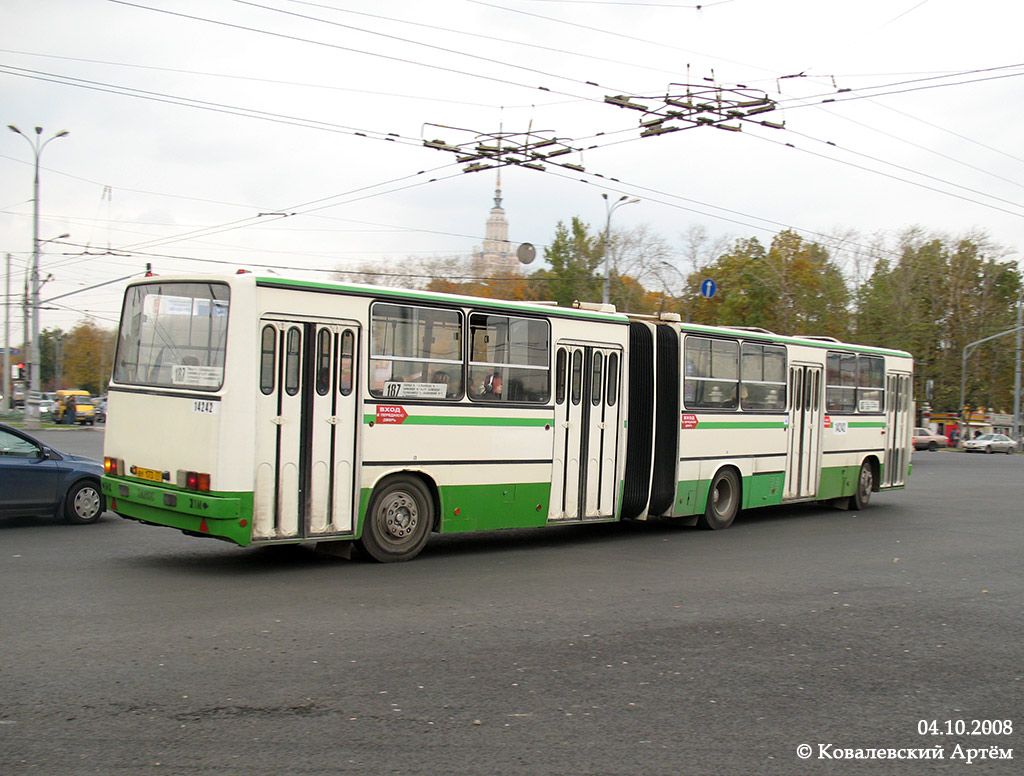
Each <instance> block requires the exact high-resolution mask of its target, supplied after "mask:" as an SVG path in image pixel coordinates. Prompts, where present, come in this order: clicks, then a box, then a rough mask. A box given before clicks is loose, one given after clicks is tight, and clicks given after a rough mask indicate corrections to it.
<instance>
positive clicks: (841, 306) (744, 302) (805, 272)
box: [685, 229, 849, 339]
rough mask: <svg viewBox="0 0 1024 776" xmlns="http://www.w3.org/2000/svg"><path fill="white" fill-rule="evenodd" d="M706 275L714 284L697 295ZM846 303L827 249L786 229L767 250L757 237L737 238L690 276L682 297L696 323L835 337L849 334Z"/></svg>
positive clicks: (843, 284)
mask: <svg viewBox="0 0 1024 776" xmlns="http://www.w3.org/2000/svg"><path fill="white" fill-rule="evenodd" d="M705 277H709V278H712V279H714V280H715V283H716V284H717V286H718V291H717V293H716V295H715V297H714V298H712V299H710V300H706V299H699V298H697V297H698V294H699V288H700V283H701V280H702V279H703V278H705ZM848 303H849V292H848V291H847V288H846V284H845V282H844V280H843V276H842V272H841V271H840V270H839V268H838V267H837V266H836V265H835V264H834V263H833V262H832V261H831V258H830V256H829V253H828V251H826V250H825V249H824V248H823V247H822V246H821V245H819V244H817V243H813V242H808V241H806V240H804V239H803V238H802V237H800V235H798V234H797V233H796V232H794V231H792V230H788V229H787V230H785V231H783V232H780V233H779V234H777V235H776V236H775V237H774V238H773V239H772V243H771V246H770V247H769V248H767V249H766V248H765V247H764V245H762V244H761V242H760V241H759V240H758V239H757V238H753V237H752V238H746V239H740V240H737V241H736V242H735V243H734V244H733V246H732V249H731V250H729V251H727V252H726V253H724V254H722V255H721V256H720V257H719V258H718V259H717V260H716V261H714V262H712V263H710V264H709V265H708V266H706V267H704V268H703V269H702V270H701V271H700V274H699V275H698V274H697V273H694V274H693V275H691V277H690V283H689V284H688V294H687V298H686V300H685V304H686V306H687V308H688V309H689V310H690V311H692V316H691V318H692V320H694V321H696V322H698V323H708V324H717V325H722V326H753V327H758V328H763V329H768V330H769V331H776V332H778V333H780V334H812V335H823V336H831V337H836V338H840V339H842V338H846V337H847V336H848V333H849V332H848V309H847V308H848Z"/></svg>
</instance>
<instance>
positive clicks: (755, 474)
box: [103, 273, 913, 562]
mask: <svg viewBox="0 0 1024 776" xmlns="http://www.w3.org/2000/svg"><path fill="white" fill-rule="evenodd" d="M912 373H913V362H912V360H911V358H910V356H909V355H908V354H906V353H902V352H898V351H893V350H883V349H880V348H871V347H861V346H856V345H850V344H846V343H842V342H838V341H836V340H833V339H828V338H813V337H790V336H782V335H778V334H774V333H771V332H767V331H763V330H756V329H734V328H722V327H710V326H700V325H695V324H688V323H682V322H680V321H679V320H678V316H665V315H663V316H661V317H660V318H652V317H646V318H645V317H641V316H628V315H623V314H619V313H616V312H615V311H614V308H612V307H611V306H606V305H579V306H578V307H574V308H571V309H570V308H561V307H555V306H551V305H545V304H540V303H527V302H511V301H499V300H493V299H482V298H473V297H465V296H455V295H445V294H440V293H431V292H426V291H410V290H398V289H392V288H377V287H372V286H362V285H352V284H341V283H322V282H313V281H303V280H296V279H285V278H281V277H259V276H257V275H254V274H251V273H244V274H237V275H231V276H227V277H215V278H214V277H200V276H194V277H192V276H190V277H181V278H163V277H149V278H145V279H141V280H139V281H137V282H133V283H132V284H130V285H129V287H128V289H127V291H126V294H125V299H124V306H123V310H122V316H121V324H120V330H119V335H118V345H117V355H116V358H115V363H114V373H113V380H112V382H111V383H110V388H109V405H108V422H107V430H106V442H105V450H104V456H105V458H104V467H105V476H104V478H103V492H104V494H105V495H106V496H107V499H108V503H109V504H110V508H111V509H112V510H113V511H114V512H116V513H117V514H119V515H121V516H122V517H125V518H129V519H132V520H137V521H140V522H143V523H148V524H152V525H161V526H168V527H172V528H176V529H179V530H181V531H183V532H185V533H187V534H190V535H195V536H206V537H214V538H219V539H223V540H227V541H230V542H234V543H236V544H238V545H241V546H255V545H261V544H274V543H296V542H316V543H317V545H318V547H320V548H323V549H325V550H327V551H328V552H332V553H334V554H338V555H346V554H347V553H348V551H349V548H350V547H351V546H352V545H353V544H355V545H357V546H358V547H359V548H361V549H362V551H363V552H364V553H365V554H367V555H369V556H370V557H371V558H372V559H374V560H377V561H382V562H388V561H401V560H408V559H411V558H412V557H414V556H415V555H416V554H417V553H419V552H420V551H421V550H422V549H423V547H424V545H425V544H426V542H427V540H428V538H429V537H430V534H431V533H432V532H440V533H456V532H466V531H478V530H484V529H499V528H526V527H540V526H547V525H562V524H570V523H578V524H584V523H591V522H607V521H615V520H624V519H647V518H672V519H677V520H679V521H681V522H684V523H687V524H690V525H693V524H699V525H701V526H702V527H705V528H710V529H721V528H726V527H728V526H729V525H730V524H731V523H732V522H733V520H734V518H735V517H736V515H737V513H738V512H739V511H740V510H741V509H749V508H753V507H759V506H769V505H778V504H783V503H788V502H798V501H823V500H828V501H832V502H834V503H835V504H836V505H838V506H843V507H848V508H854V509H861V508H863V507H865V506H866V505H867V503H868V501H869V499H870V498H871V494H872V492H875V491H879V490H887V489H898V488H902V487H903V486H904V484H905V479H906V476H907V473H908V470H909V449H910V431H911V426H912V419H913V409H912Z"/></svg>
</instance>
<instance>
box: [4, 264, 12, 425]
mask: <svg viewBox="0 0 1024 776" xmlns="http://www.w3.org/2000/svg"><path fill="white" fill-rule="evenodd" d="M6 278H7V281H6V283H7V288H6V290H5V291H4V382H3V386H4V388H3V391H4V397H3V398H4V405H5V406H6V408H7V409H11V254H9V253H8V254H7V275H6Z"/></svg>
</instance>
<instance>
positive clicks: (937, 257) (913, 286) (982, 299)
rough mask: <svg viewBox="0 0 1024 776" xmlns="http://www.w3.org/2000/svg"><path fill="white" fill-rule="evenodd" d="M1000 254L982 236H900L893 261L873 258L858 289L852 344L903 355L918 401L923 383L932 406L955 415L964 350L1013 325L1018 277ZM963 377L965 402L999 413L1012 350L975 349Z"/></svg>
mask: <svg viewBox="0 0 1024 776" xmlns="http://www.w3.org/2000/svg"><path fill="white" fill-rule="evenodd" d="M1003 255H1004V251H1003V249H1001V248H999V247H998V246H995V245H993V244H992V243H991V241H990V240H989V239H988V237H987V236H986V235H984V234H983V233H973V234H967V235H965V236H963V237H959V238H951V237H948V236H943V235H928V234H925V233H924V232H923V231H922V230H920V229H910V230H907V231H906V232H904V233H903V234H902V235H901V236H900V249H899V252H898V254H897V256H896V258H894V259H892V260H889V259H882V260H880V261H879V262H878V264H877V265H876V266H875V270H874V272H873V273H872V275H871V277H870V278H869V280H868V281H867V282H866V283H865V284H864V286H863V287H862V288H861V289H860V293H859V294H858V318H859V320H858V329H857V338H858V339H859V340H861V341H864V342H867V343H869V344H875V345H881V346H885V347H892V348H898V349H900V350H906V351H908V352H910V353H911V354H912V355H913V356H914V360H915V372H916V377H917V381H918V390H917V394H918V396H922V395H923V391H922V390H921V386H922V385H924V383H925V382H926V381H931V382H932V384H933V385H934V389H933V394H932V403H933V404H934V405H935V406H936V407H942V408H950V409H955V410H959V409H960V408H959V407H958V405H959V402H960V378H961V358H962V354H963V349H964V347H965V346H966V345H968V344H969V343H971V342H976V341H977V340H980V339H983V338H984V337H988V336H991V335H992V334H998V333H999V332H1002V331H1007V330H1009V329H1012V328H1013V327H1014V326H1015V324H1016V320H1015V317H1014V310H1013V305H1014V302H1015V301H1016V298H1017V293H1018V290H1019V288H1020V283H1021V278H1020V274H1019V271H1018V270H1017V268H1016V267H1015V266H1014V265H1013V264H1012V263H1009V262H1003V261H1001V260H1000V259H1001V258H1002V256H1003ZM966 377H967V385H966V387H967V394H966V399H967V403H968V404H971V405H972V406H984V407H992V408H996V409H1006V408H1007V406H1008V404H1009V399H1010V396H1011V393H1012V385H1013V349H1012V348H1010V347H1007V344H1006V342H1005V341H1003V340H998V339H997V340H994V341H992V342H989V343H986V344H984V345H981V346H979V347H978V348H976V349H975V350H974V353H973V355H972V357H971V359H970V361H969V363H968V369H967V374H966Z"/></svg>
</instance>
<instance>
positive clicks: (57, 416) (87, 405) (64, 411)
mask: <svg viewBox="0 0 1024 776" xmlns="http://www.w3.org/2000/svg"><path fill="white" fill-rule="evenodd" d="M72 397H74V404H75V415H74V418H75V419H74V420H72V419H71V414H70V413H69V412H68V406H69V403H70V400H71V398H72ZM53 419H54V421H55V422H56V423H65V424H70V423H79V424H81V425H83V426H84V425H85V424H86V423H88V424H89V425H90V426H94V425H96V407H95V406H94V405H93V402H92V396H90V395H89V392H88V391H57V405H56V408H55V409H54V411H53Z"/></svg>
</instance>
